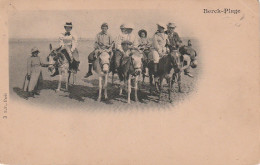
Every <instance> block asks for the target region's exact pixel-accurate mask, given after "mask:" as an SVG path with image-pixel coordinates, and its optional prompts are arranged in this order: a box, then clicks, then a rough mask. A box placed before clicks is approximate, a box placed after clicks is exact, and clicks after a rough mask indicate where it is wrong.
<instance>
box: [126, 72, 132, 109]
mask: <svg viewBox="0 0 260 165" xmlns="http://www.w3.org/2000/svg"><path fill="white" fill-rule="evenodd" d="M127 87H128V97H127V103H128V104H130V103H131V101H130V96H131V89H132V88H131V75H129V78H128V81H127Z"/></svg>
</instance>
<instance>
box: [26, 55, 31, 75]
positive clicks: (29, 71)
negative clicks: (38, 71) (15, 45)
mask: <svg viewBox="0 0 260 165" xmlns="http://www.w3.org/2000/svg"><path fill="white" fill-rule="evenodd" d="M31 69H32V59H31V58H30V57H29V58H28V59H27V76H29V77H28V79H30V76H31V72H32V71H31Z"/></svg>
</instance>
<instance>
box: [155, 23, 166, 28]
mask: <svg viewBox="0 0 260 165" xmlns="http://www.w3.org/2000/svg"><path fill="white" fill-rule="evenodd" d="M156 25H157V26H160V27H162V28H164V29H165V28H166V26H165V24H164V23H162V22H158V23H157V24H156Z"/></svg>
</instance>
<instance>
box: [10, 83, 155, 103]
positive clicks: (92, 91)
mask: <svg viewBox="0 0 260 165" xmlns="http://www.w3.org/2000/svg"><path fill="white" fill-rule="evenodd" d="M85 82H87V83H89V84H91V85H92V87H89V86H86V85H70V86H69V90H68V91H66V92H65V91H64V93H65V95H63V96H62V97H68V98H70V99H74V100H77V101H84V100H85V99H84V98H89V99H92V100H97V98H98V84H99V82H98V80H96V79H93V80H85ZM57 87H58V81H57V80H54V81H50V80H43V81H42V82H41V83H40V85H39V88H38V89H39V91H41V90H46V89H47V90H53V91H55V90H56V89H57ZM62 87H63V88H64V87H65V84H62ZM139 87H140V89H139V90H138V98H139V102H140V103H144V104H148V103H149V102H150V101H153V102H157V99H156V97H155V96H154V95H151V94H150V93H149V90H147V89H146V87H144V86H143V85H139ZM13 91H14V92H15V93H16V94H17V95H18V96H20V97H21V98H23V99H26V100H27V99H28V98H29V97H32V96H30V95H29V94H28V92H25V91H23V90H22V89H21V88H19V87H14V88H13ZM102 92H103V91H102ZM107 93H108V99H104V96H102V100H101V101H102V102H103V103H105V104H113V101H119V102H123V103H127V92H126V91H124V90H123V96H119V84H114V85H112V84H111V83H108V88H107ZM131 100H132V101H133V100H134V89H132V93H131Z"/></svg>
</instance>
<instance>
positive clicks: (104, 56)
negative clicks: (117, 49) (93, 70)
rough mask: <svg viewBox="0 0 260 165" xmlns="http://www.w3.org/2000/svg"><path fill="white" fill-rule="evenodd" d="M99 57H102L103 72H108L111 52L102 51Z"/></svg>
mask: <svg viewBox="0 0 260 165" xmlns="http://www.w3.org/2000/svg"><path fill="white" fill-rule="evenodd" d="M99 58H100V64H101V69H102V72H104V73H107V72H108V71H109V61H110V60H109V58H110V56H109V54H108V53H107V52H102V53H101V54H100V55H99Z"/></svg>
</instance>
